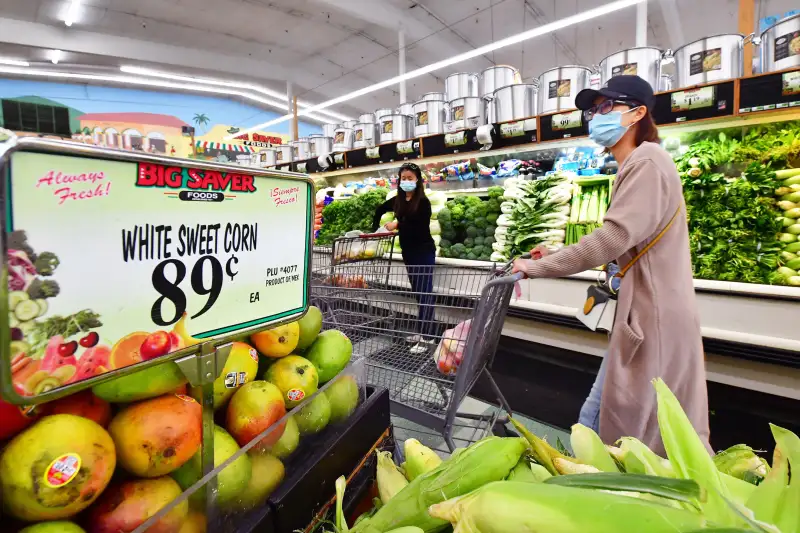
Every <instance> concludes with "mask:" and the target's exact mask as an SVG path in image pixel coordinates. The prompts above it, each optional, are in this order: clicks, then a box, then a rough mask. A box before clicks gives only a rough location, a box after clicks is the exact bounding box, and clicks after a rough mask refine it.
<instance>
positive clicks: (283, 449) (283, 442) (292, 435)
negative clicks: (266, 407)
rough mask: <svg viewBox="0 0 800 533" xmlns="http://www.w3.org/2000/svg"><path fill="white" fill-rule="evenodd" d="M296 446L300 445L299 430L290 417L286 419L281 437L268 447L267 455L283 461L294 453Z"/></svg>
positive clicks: (292, 417)
mask: <svg viewBox="0 0 800 533" xmlns="http://www.w3.org/2000/svg"><path fill="white" fill-rule="evenodd" d="M298 444H300V429H299V428H298V427H297V422H295V420H294V416H290V417H289V418H287V419H286V426H285V427H284V428H283V435H281V438H279V439H278V442H276V443H275V444H273V445H272V446H270V448H269V453H271V454H272V455H274V456H275V457H277V458H278V459H285V458H287V457H289V456H290V455H292V454H293V453H294V451H295V450H296V449H297V445H298Z"/></svg>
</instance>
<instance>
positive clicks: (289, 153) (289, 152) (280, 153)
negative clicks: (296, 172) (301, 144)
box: [275, 144, 294, 165]
mask: <svg viewBox="0 0 800 533" xmlns="http://www.w3.org/2000/svg"><path fill="white" fill-rule="evenodd" d="M276 155H277V157H276V158H275V164H276V165H283V164H286V163H291V162H292V161H293V160H294V146H292V145H291V144H281V145H278V150H277V154H276Z"/></svg>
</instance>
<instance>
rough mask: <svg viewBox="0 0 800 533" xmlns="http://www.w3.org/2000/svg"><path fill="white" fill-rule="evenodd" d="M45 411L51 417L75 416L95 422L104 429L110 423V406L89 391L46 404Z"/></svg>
mask: <svg viewBox="0 0 800 533" xmlns="http://www.w3.org/2000/svg"><path fill="white" fill-rule="evenodd" d="M45 411H46V412H47V413H48V414H53V415H76V416H82V417H83V418H88V419H89V420H92V421H94V422H97V423H98V424H100V425H101V426H103V427H104V428H107V427H108V423H109V422H110V421H111V405H109V403H108V402H107V401H105V400H101V399H100V398H98V397H97V396H95V395H94V394H92V391H90V390H83V391H80V392H76V393H75V394H70V395H69V396H67V397H65V398H61V399H60V400H56V401H54V402H51V403H48V404H47V405H46V406H45Z"/></svg>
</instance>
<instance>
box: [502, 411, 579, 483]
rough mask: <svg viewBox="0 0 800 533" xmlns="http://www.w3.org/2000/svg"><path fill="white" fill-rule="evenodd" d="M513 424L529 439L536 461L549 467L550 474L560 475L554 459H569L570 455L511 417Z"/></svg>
mask: <svg viewBox="0 0 800 533" xmlns="http://www.w3.org/2000/svg"><path fill="white" fill-rule="evenodd" d="M510 421H511V425H513V426H514V429H516V430H517V431H519V432H520V434H521V435H522V436H523V437H524V438H525V440H526V441H528V445H529V446H530V448H531V455H532V456H533V458H534V459H536V462H537V463H539V464H540V465H542V466H543V467H545V468H546V469H547V471H548V472H550V474H552V475H554V476H557V475H559V471H558V470H557V469H556V467H555V465H554V464H553V459H555V458H561V459H568V457H567V456H566V455H564V454H562V453H561V452H559V451H558V450H556V449H555V448H553V447H552V446H550V445H549V444H547V441H545V440H544V439H540V438H539V437H537V436H536V435H534V434H533V433H531V432H530V431H529V430H528V428H526V427H525V426H523V425H522V424H520V423H519V422H517V421H516V420H514V419H513V418H511V419H510Z"/></svg>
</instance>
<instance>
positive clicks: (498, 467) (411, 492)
mask: <svg viewBox="0 0 800 533" xmlns="http://www.w3.org/2000/svg"><path fill="white" fill-rule="evenodd" d="M526 450H527V444H526V443H525V441H524V440H522V439H517V438H501V437H487V438H485V439H483V440H480V441H478V442H476V443H475V444H473V445H472V446H470V447H469V448H466V449H464V450H462V451H461V452H459V453H458V454H454V455H453V456H452V457H450V459H448V460H447V461H445V462H443V463H442V464H441V465H439V466H438V467H436V468H435V469H433V470H431V471H430V472H427V473H425V474H422V475H421V476H419V477H418V478H416V479H415V480H414V481H412V482H411V483H409V484H408V486H407V487H406V488H404V489H403V490H401V491H400V492H399V493H398V494H396V495H395V496H394V498H392V499H391V500H389V501H388V502H385V503H384V505H383V507H381V508H380V509H379V510H378V512H376V513H375V514H374V515H373V516H372V517H370V518H367V519H365V520H363V521H361V522H359V523H358V524H356V525H355V526H354V527H353V528H352V529H351V530H350V531H352V532H353V533H384V532H385V531H391V530H392V529H396V528H399V527H403V526H416V527H418V528H420V529H422V530H423V532H424V533H433V532H436V531H440V530H441V529H443V528H444V527H445V526H446V525H447V522H446V521H445V520H442V519H439V518H434V517H432V516H431V515H429V514H428V507H430V506H431V505H433V504H435V503H439V502H442V501H444V500H446V499H448V498H454V497H456V496H461V495H463V494H467V493H468V492H471V491H473V490H475V489H477V488H479V487H482V486H483V485H485V484H487V483H490V482H492V481H499V480H501V479H504V478H505V477H506V476H508V473H509V472H510V471H511V469H512V468H514V466H515V465H516V464H517V462H519V459H520V457H522V454H523V453H524V452H525V451H526Z"/></svg>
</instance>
